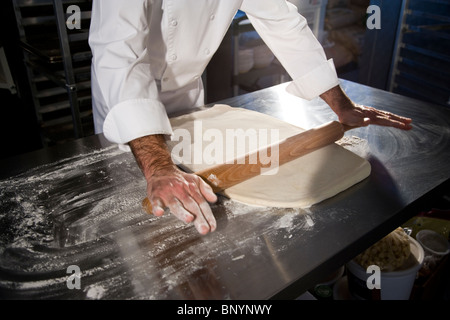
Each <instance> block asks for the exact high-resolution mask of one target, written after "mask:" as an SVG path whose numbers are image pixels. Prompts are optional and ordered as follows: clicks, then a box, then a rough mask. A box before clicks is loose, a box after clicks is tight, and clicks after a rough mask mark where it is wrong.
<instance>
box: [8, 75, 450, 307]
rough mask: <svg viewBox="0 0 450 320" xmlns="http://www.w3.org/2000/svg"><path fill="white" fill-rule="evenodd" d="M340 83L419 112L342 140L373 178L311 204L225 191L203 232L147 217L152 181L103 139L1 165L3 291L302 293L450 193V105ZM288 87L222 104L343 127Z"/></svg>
mask: <svg viewBox="0 0 450 320" xmlns="http://www.w3.org/2000/svg"><path fill="white" fill-rule="evenodd" d="M342 86H343V87H344V88H345V90H346V91H347V93H348V94H349V96H350V97H351V98H353V99H354V101H356V102H358V103H362V104H366V105H372V106H375V107H377V108H380V109H385V110H388V111H392V112H395V113H398V114H402V115H405V116H409V117H412V118H413V119H414V129H413V130H412V131H409V132H404V131H400V130H396V129H392V128H382V127H376V126H370V127H366V128H359V129H355V130H353V131H350V132H347V133H346V135H347V138H349V141H353V142H352V143H350V144H349V145H348V146H347V147H348V148H350V149H351V150H352V151H353V152H355V153H357V154H359V155H360V156H362V157H365V158H366V159H368V160H369V161H370V163H371V165H372V173H371V175H370V176H369V177H368V178H367V179H365V180H364V181H362V182H360V183H359V184H357V185H355V186H353V187H352V188H350V189H348V190H346V191H344V192H342V193H340V194H338V195H337V196H335V197H333V198H331V199H328V200H326V201H323V202H321V203H319V204H317V205H314V206H312V207H311V208H308V209H298V208H297V209H279V208H256V207H251V206H246V205H243V204H240V203H236V202H233V201H231V200H229V199H226V198H223V197H220V199H219V201H218V203H217V204H214V205H213V206H212V208H213V211H214V214H215V216H216V218H217V221H218V229H217V230H216V232H214V233H211V234H208V235H206V236H201V235H199V234H198V233H197V232H196V230H195V229H194V227H193V226H191V225H185V224H184V223H182V222H180V221H178V220H177V219H176V218H174V217H173V216H171V215H165V216H163V217H160V218H157V217H154V216H151V215H148V214H146V213H145V212H144V211H143V209H142V208H141V205H140V203H141V200H142V199H143V197H144V196H145V186H146V184H145V181H144V179H143V176H142V174H141V172H140V171H139V169H138V167H137V165H136V164H135V161H134V159H133V157H132V155H131V153H126V152H121V151H119V150H118V148H117V147H116V146H114V145H110V144H109V143H108V142H107V141H106V140H105V139H104V138H103V136H101V135H97V136H92V137H88V138H83V139H80V140H76V141H75V142H73V143H67V144H65V145H62V146H58V147H54V148H49V149H46V150H40V151H37V152H33V153H30V154H25V155H21V156H18V157H15V158H11V159H8V160H5V161H2V163H1V164H0V168H1V178H2V180H1V181H0V190H1V191H0V208H1V211H0V297H1V298H7V299H269V298H285V299H293V298H296V297H297V296H299V295H300V294H302V293H303V292H305V291H306V290H307V289H309V288H311V287H312V286H313V285H314V284H316V283H318V282H320V281H321V279H322V278H323V277H324V276H327V275H328V274H329V273H330V272H332V271H334V270H336V269H337V268H339V267H340V266H342V265H344V264H345V263H346V262H347V261H348V260H350V259H352V258H353V257H354V256H356V255H357V254H358V253H359V252H361V251H362V250H364V249H365V248H367V247H368V246H369V245H371V244H373V243H374V242H376V241H377V240H378V239H380V238H381V237H383V236H384V235H386V234H387V233H389V232H390V231H391V230H393V229H394V228H396V227H397V226H399V225H400V224H402V223H403V222H405V221H406V220H407V219H408V218H410V217H411V216H413V215H415V214H417V213H418V210H420V209H421V208H422V207H426V206H427V205H432V202H430V201H432V200H433V199H434V198H435V197H439V195H440V194H441V193H442V192H443V190H448V182H449V177H450V166H449V165H448V161H449V160H450V157H449V156H450V143H449V141H450V139H449V138H450V125H449V124H450V109H445V108H442V107H439V106H436V105H432V104H429V103H425V102H420V101H416V100H413V99H409V98H405V97H402V96H399V95H395V94H391V93H388V92H384V91H380V90H377V89H372V88H368V87H365V86H362V85H358V84H355V83H352V82H348V81H342ZM284 89H285V84H282V85H279V86H275V87H272V88H268V89H265V90H261V91H258V92H255V93H250V94H246V95H242V96H238V97H235V98H231V99H227V100H225V101H221V103H226V104H228V105H231V106H236V107H244V108H248V109H253V110H257V111H260V112H264V113H267V114H271V115H273V116H275V117H278V118H280V119H282V120H285V121H287V122H290V123H293V124H295V125H298V126H300V127H303V128H305V129H308V128H310V127H313V126H315V125H319V124H322V123H324V122H326V121H329V120H333V119H335V115H334V114H333V112H332V111H331V110H330V109H329V108H328V107H327V106H326V105H325V104H324V103H323V102H322V100H320V99H316V100H313V101H310V102H307V101H304V100H301V99H298V98H296V97H293V96H290V95H289V94H287V93H286V92H285V90H284ZM206 107H208V106H206ZM351 137H357V138H356V139H355V138H351ZM355 141H356V142H355ZM69 266H75V268H78V269H79V271H80V272H81V273H76V270H77V269H70V268H69ZM68 268H69V269H68ZM73 270H75V271H73ZM73 272H75V273H73ZM76 275H80V277H79V278H76V277H75V276H76ZM77 283H78V284H79V285H80V286H79V288H77V287H76V286H75V285H76V284H77Z"/></svg>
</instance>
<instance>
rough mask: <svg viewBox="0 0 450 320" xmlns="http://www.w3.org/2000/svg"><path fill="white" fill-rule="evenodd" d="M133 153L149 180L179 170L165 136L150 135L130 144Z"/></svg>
mask: <svg viewBox="0 0 450 320" xmlns="http://www.w3.org/2000/svg"><path fill="white" fill-rule="evenodd" d="M129 145H130V148H131V151H132V152H133V155H134V157H135V159H136V162H137V163H138V165H139V168H140V169H141V171H142V173H143V174H144V176H145V178H146V179H147V180H149V179H151V178H152V177H154V176H157V175H161V174H166V173H168V172H173V171H175V170H177V167H176V166H175V164H174V163H173V161H172V157H171V154H170V151H169V149H168V148H167V144H166V141H165V138H164V136H163V135H150V136H144V137H141V138H137V139H134V140H132V141H130V142H129Z"/></svg>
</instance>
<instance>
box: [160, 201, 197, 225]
mask: <svg viewBox="0 0 450 320" xmlns="http://www.w3.org/2000/svg"><path fill="white" fill-rule="evenodd" d="M167 207H168V208H169V210H170V212H171V213H172V214H173V215H174V216H175V217H177V218H178V219H179V220H181V221H184V222H185V223H191V222H192V221H194V220H195V216H194V215H192V214H191V213H190V212H189V211H188V210H186V209H185V207H184V204H183V203H181V201H180V200H178V199H177V198H174V199H173V200H172V201H171V202H169V203H168V204H167Z"/></svg>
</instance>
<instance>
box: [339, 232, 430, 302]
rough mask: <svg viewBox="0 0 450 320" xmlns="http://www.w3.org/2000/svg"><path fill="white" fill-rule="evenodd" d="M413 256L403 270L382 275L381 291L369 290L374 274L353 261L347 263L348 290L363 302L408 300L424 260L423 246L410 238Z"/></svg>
mask: <svg viewBox="0 0 450 320" xmlns="http://www.w3.org/2000/svg"><path fill="white" fill-rule="evenodd" d="M409 241H410V250H411V254H410V256H409V258H408V260H407V261H406V262H405V263H404V264H403V266H402V267H401V268H399V269H398V270H395V271H390V272H383V271H382V272H381V273H380V289H379V290H377V289H369V288H368V287H367V279H368V277H369V276H371V275H372V274H370V273H366V270H365V269H364V268H363V267H361V266H360V265H359V264H358V263H356V262H355V261H353V260H351V261H350V262H349V263H347V265H346V266H347V271H348V273H347V278H348V288H349V290H350V293H351V294H352V295H353V296H354V297H355V298H356V299H361V300H408V299H409V297H410V295H411V291H412V288H413V285H414V281H415V279H416V277H417V272H418V271H419V270H420V268H421V267H422V264H423V260H424V256H425V254H424V250H423V248H422V246H421V245H420V244H419V243H418V242H417V241H416V240H414V239H413V238H411V237H409Z"/></svg>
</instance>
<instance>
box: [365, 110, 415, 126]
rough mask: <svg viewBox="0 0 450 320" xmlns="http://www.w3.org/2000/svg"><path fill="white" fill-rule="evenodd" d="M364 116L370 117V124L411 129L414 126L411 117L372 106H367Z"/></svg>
mask: <svg viewBox="0 0 450 320" xmlns="http://www.w3.org/2000/svg"><path fill="white" fill-rule="evenodd" d="M363 114H364V116H365V117H366V118H368V119H369V121H370V124H375V125H380V126H390V127H395V128H398V129H403V130H409V129H411V128H412V126H411V122H412V120H411V119H410V118H406V117H402V116H399V115H396V114H393V113H390V112H387V111H383V110H378V109H375V108H372V107H365V108H364V112H363Z"/></svg>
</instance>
